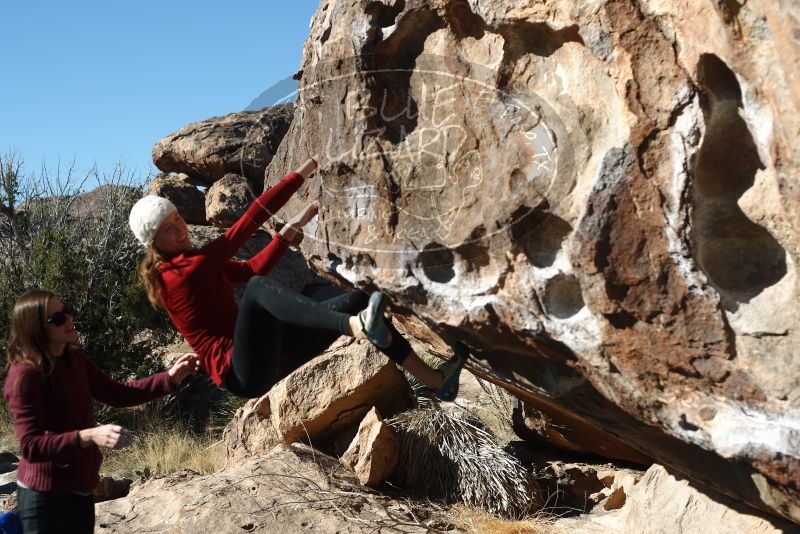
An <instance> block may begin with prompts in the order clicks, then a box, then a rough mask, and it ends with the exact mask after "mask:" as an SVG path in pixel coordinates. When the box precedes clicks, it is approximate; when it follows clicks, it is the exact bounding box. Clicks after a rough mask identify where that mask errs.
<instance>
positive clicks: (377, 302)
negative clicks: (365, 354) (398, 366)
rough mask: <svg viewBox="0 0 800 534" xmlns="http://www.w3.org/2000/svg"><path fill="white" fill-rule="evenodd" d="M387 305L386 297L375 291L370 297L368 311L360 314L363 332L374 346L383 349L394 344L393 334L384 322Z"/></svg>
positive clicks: (359, 318) (359, 319)
mask: <svg viewBox="0 0 800 534" xmlns="http://www.w3.org/2000/svg"><path fill="white" fill-rule="evenodd" d="M387 303H388V299H387V298H386V295H384V294H383V293H381V292H380V291H374V292H373V293H372V295H370V297H369V303H368V304H367V307H366V309H364V310H362V311H360V312H359V313H358V321H359V323H360V324H361V331H362V332H364V334H365V335H366V336H367V339H369V341H370V342H371V343H372V344H373V345H375V346H376V347H378V348H382V349H385V348H387V347H388V346H389V345H390V344H391V342H392V333H391V332H390V331H389V328H388V327H387V326H386V323H385V322H384V320H383V312H384V311H385V310H386V304H387Z"/></svg>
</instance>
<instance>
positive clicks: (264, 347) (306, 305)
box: [224, 276, 411, 398]
mask: <svg viewBox="0 0 800 534" xmlns="http://www.w3.org/2000/svg"><path fill="white" fill-rule="evenodd" d="M368 301H369V296H368V295H367V294H366V293H364V292H363V291H351V292H349V293H345V294H343V295H339V296H336V297H333V298H331V299H328V300H324V301H322V302H317V301H316V300H314V299H312V298H309V297H307V296H305V295H302V294H300V293H298V292H296V291H293V290H291V289H288V288H285V287H283V286H281V285H279V284H277V283H275V282H272V281H271V280H269V279H268V278H267V277H265V276H254V277H253V278H251V279H250V281H249V282H248V283H247V288H246V289H245V292H244V296H242V300H241V302H240V304H239V315H238V317H237V318H236V331H235V332H234V335H233V355H232V358H231V369H230V371H228V373H227V374H226V375H225V381H224V386H225V389H227V390H228V391H230V392H231V393H233V394H234V395H238V396H240V397H248V398H253V397H260V396H261V395H263V394H264V393H266V392H267V391H269V390H270V388H272V386H273V385H274V384H275V383H276V382H278V381H279V380H281V379H282V378H284V377H285V376H286V375H288V374H289V373H291V372H292V371H294V370H295V369H297V368H298V367H300V366H301V365H303V364H304V363H306V362H308V361H310V360H311V359H312V358H314V357H315V356H317V355H318V354H320V353H321V352H322V351H323V350H325V349H326V348H328V347H329V346H330V345H331V344H332V343H333V342H334V341H335V340H336V339H337V338H338V337H339V336H341V335H349V334H350V328H349V326H348V320H349V318H350V316H351V315H354V314H355V313H357V312H359V311H360V310H363V309H364V308H365V307H366V306H367V302H368ZM386 324H387V325H388V327H389V329H390V330H391V331H392V344H391V345H390V346H389V347H388V348H386V349H381V352H383V353H384V354H385V355H386V356H388V357H389V358H390V359H391V360H393V361H394V362H396V363H399V364H402V363H403V361H405V359H406V357H407V356H408V354H409V353H410V352H411V346H410V345H409V344H408V341H406V340H405V339H404V338H403V336H401V335H400V333H399V332H398V331H397V329H396V328H395V327H394V325H393V324H392V323H391V322H390V321H387V323H386Z"/></svg>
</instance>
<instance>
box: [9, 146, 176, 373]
mask: <svg viewBox="0 0 800 534" xmlns="http://www.w3.org/2000/svg"><path fill="white" fill-rule="evenodd" d="M90 181H96V182H97V183H99V184H101V185H100V186H99V187H97V188H95V189H94V190H92V191H91V192H89V193H85V192H83V187H84V186H85V184H86V183H89V182H90ZM141 194H142V189H141V184H137V183H135V181H134V179H133V176H132V174H131V173H129V172H127V171H126V170H125V169H124V167H122V166H121V165H118V166H117V167H116V168H115V169H114V170H113V172H112V173H111V174H110V175H102V176H101V175H100V174H99V173H98V172H97V171H96V170H93V171H91V172H90V173H89V174H88V175H87V176H85V177H83V178H82V179H79V178H78V177H76V174H75V172H74V170H73V169H72V168H70V169H67V170H66V172H64V173H62V172H60V169H59V171H58V172H56V173H55V174H50V173H48V171H47V170H43V171H42V172H41V174H40V175H38V176H25V177H24V179H23V168H22V162H21V161H20V160H19V158H18V157H17V156H16V155H15V154H13V153H12V154H4V155H0V287H2V288H3V290H2V293H1V294H0V351H1V354H2V356H0V357H2V359H3V362H2V363H5V353H6V345H7V342H8V334H9V328H10V323H11V312H12V309H13V305H14V302H15V301H16V299H17V298H18V297H19V296H20V295H21V294H22V293H23V292H24V291H26V290H27V289H30V288H33V287H40V288H43V289H47V290H50V291H53V292H54V293H56V294H58V295H59V296H61V298H62V299H63V300H64V301H66V302H70V303H71V304H73V305H74V306H75V308H76V309H77V314H76V317H75V322H76V325H77V328H78V331H79V332H80V333H81V339H80V344H81V345H82V346H83V347H84V349H85V350H86V353H87V355H88V356H89V357H90V358H91V359H92V360H94V361H95V362H96V363H97V364H98V366H100V368H101V369H103V370H105V371H106V372H107V373H109V374H110V375H112V376H113V377H114V378H116V379H122V378H128V377H132V376H141V375H144V374H147V373H150V372H152V371H154V370H156V369H160V368H161V363H160V361H158V358H157V355H155V354H154V350H155V349H156V348H158V347H160V346H164V345H165V344H166V343H168V342H169V341H170V340H171V339H172V336H173V335H174V332H173V330H172V329H171V327H170V325H169V320H168V318H167V317H166V314H164V313H163V312H158V311H156V310H153V309H152V308H151V307H150V305H149V304H148V302H147V299H146V296H145V293H144V290H143V289H142V288H141V287H140V285H139V283H138V280H137V277H136V269H137V266H138V263H139V261H140V260H141V257H142V255H143V252H144V251H143V250H142V249H141V247H140V245H139V244H138V242H137V241H136V240H135V238H134V237H133V235H132V234H131V232H130V230H129V229H128V213H129V211H130V208H131V206H132V205H133V203H134V202H135V201H136V200H137V199H138V198H140V197H141Z"/></svg>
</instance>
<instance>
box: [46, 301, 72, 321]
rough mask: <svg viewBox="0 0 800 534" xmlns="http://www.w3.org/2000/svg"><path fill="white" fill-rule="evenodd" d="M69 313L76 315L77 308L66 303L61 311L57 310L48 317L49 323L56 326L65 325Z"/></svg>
mask: <svg viewBox="0 0 800 534" xmlns="http://www.w3.org/2000/svg"><path fill="white" fill-rule="evenodd" d="M67 315H69V316H70V317H75V308H73V307H72V306H71V305H69V304H64V307H63V308H62V309H61V311H57V312H55V313H54V314H53V315H51V316H50V317H48V318H47V323H48V324H51V325H54V326H63V325H64V323H66V322H67Z"/></svg>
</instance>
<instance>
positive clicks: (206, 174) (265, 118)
mask: <svg viewBox="0 0 800 534" xmlns="http://www.w3.org/2000/svg"><path fill="white" fill-rule="evenodd" d="M292 115H293V106H292V105H290V104H282V105H279V106H274V107H272V108H267V109H262V110H259V111H243V112H240V113H231V114H229V115H225V116H224V117H214V118H211V119H207V120H204V121H200V122H195V123H192V124H189V125H188V126H184V127H183V128H181V129H180V130H178V131H177V132H175V133H174V134H171V135H168V136H167V137H165V138H163V139H161V140H160V141H159V142H158V143H156V145H155V147H153V163H155V165H156V167H158V168H159V169H161V170H162V171H163V172H167V173H168V172H178V173H186V174H188V175H190V176H191V177H192V179H193V180H195V181H196V182H197V183H198V184H200V185H206V186H209V185H211V184H213V183H214V182H216V181H217V180H220V179H221V178H222V177H223V176H225V175H226V174H228V173H236V174H240V175H242V176H244V177H246V178H247V179H249V180H250V181H251V182H252V183H253V184H255V185H257V186H258V187H260V186H261V184H262V183H263V181H264V170H265V169H266V168H267V165H269V163H270V161H271V160H272V158H273V156H274V155H275V153H276V151H277V150H278V146H279V145H280V144H281V140H282V139H283V136H284V134H285V133H286V131H287V129H288V128H289V123H290V122H291V120H292Z"/></svg>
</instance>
